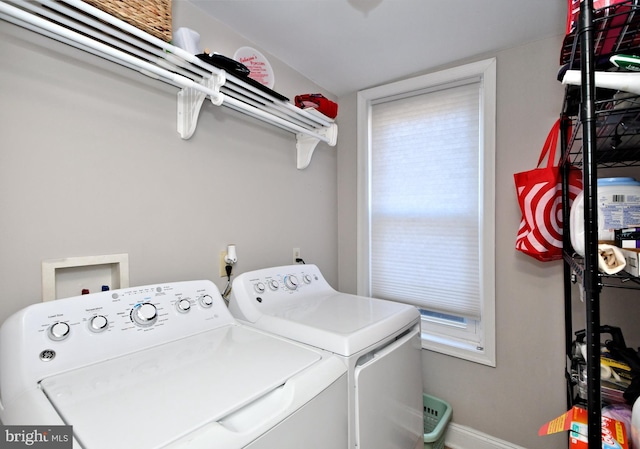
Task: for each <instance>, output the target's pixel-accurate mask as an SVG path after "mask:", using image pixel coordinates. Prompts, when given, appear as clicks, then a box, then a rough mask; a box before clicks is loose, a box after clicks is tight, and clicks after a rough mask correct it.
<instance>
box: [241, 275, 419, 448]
mask: <svg viewBox="0 0 640 449" xmlns="http://www.w3.org/2000/svg"><path fill="white" fill-rule="evenodd" d="M229 310H230V311H231V313H232V314H233V315H234V316H235V317H236V318H237V319H238V320H241V321H242V322H245V323H247V324H248V325H250V326H253V327H255V328H258V329H261V330H264V331H268V332H270V333H273V334H275V335H280V336H282V337H285V338H287V339H289V340H292V341H296V342H299V343H302V344H305V345H309V346H311V347H314V348H317V349H320V350H324V351H329V352H331V353H333V354H335V355H336V356H338V357H340V359H341V360H343V362H344V364H345V365H346V366H347V367H348V374H349V379H348V383H349V397H348V401H349V410H348V413H349V448H350V449H356V448H361V447H362V448H366V449H388V448H390V447H394V448H398V449H414V448H415V447H416V445H419V446H420V447H421V445H422V441H423V436H424V424H423V403H422V362H421V342H420V314H419V312H418V310H417V309H416V308H415V307H413V306H409V305H406V304H399V303H396V302H391V301H383V300H379V299H373V298H366V297H363V296H355V295H348V294H344V293H340V292H337V291H336V290H334V289H333V288H332V287H331V286H330V285H329V284H328V283H327V281H326V280H325V279H324V277H323V276H322V273H321V272H320V270H319V269H318V267H317V266H315V265H312V264H306V265H300V264H296V265H290V266H283V267H274V268H267V269H263V270H257V271H252V272H247V273H242V274H240V275H238V276H237V277H236V279H235V280H234V282H233V288H232V294H231V297H230V298H229ZM380 410H386V411H388V413H379V411H380ZM391 411H393V412H391Z"/></svg>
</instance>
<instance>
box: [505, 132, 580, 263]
mask: <svg viewBox="0 0 640 449" xmlns="http://www.w3.org/2000/svg"><path fill="white" fill-rule="evenodd" d="M559 134H560V119H558V121H556V123H554V125H553V127H552V128H551V131H550V132H549V135H548V136H547V140H546V141H545V143H544V146H543V147H542V153H540V159H538V165H537V168H535V169H533V170H529V171H525V172H522V173H516V174H515V175H513V177H514V180H515V183H516V192H517V194H518V203H519V204H520V210H521V211H522V220H521V221H520V228H519V229H518V235H517V237H516V249H517V250H518V251H521V252H523V253H525V254H528V255H529V256H531V257H534V258H536V259H538V260H540V261H543V262H548V261H552V260H559V259H562V173H561V171H560V166H559V163H558V162H556V149H557V146H558V135H559ZM569 134H570V131H569ZM545 157H547V165H546V167H540V164H541V163H542V161H543V160H544V158H545ZM581 191H582V172H581V171H580V170H578V169H571V170H570V172H569V203H571V202H573V200H574V199H575V197H576V196H577V195H578V193H580V192H581ZM569 206H571V204H569Z"/></svg>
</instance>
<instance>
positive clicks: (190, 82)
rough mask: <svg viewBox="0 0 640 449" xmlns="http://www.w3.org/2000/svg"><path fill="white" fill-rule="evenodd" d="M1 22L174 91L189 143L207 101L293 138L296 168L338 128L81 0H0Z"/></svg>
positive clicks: (180, 127)
mask: <svg viewBox="0 0 640 449" xmlns="http://www.w3.org/2000/svg"><path fill="white" fill-rule="evenodd" d="M0 18H1V19H3V20H5V21H7V22H10V23H13V24H15V25H18V26H21V27H24V28H27V29H29V30H31V31H35V32H37V33H39V34H42V35H44V36H47V37H49V38H51V39H55V40H57V41H59V42H62V43H65V44H68V45H71V46H73V47H76V48H78V49H80V50H83V51H87V52H89V53H92V54H94V55H97V56H99V57H101V58H104V59H107V60H109V61H112V62H115V63H117V64H120V65H123V66H125V67H128V68H130V69H132V70H136V71H138V72H140V73H142V74H144V75H147V76H149V77H151V78H154V79H157V80H159V81H162V82H165V83H168V84H171V85H173V86H176V87H178V88H179V89H180V90H179V92H178V98H177V102H178V107H177V111H178V113H177V130H178V133H179V134H180V137H182V138H183V139H189V138H190V137H191V136H192V135H193V133H194V132H195V129H196V126H197V123H198V115H199V113H200V109H201V108H202V104H203V103H204V101H205V100H206V99H209V100H210V101H211V102H212V103H213V104H214V105H217V106H224V107H228V108H230V109H233V110H236V111H239V112H241V113H243V114H245V115H248V116H250V117H253V118H255V119H258V120H261V121H263V122H266V123H269V124H271V125H273V126H276V127H278V128H281V129H284V130H285V131H288V132H291V133H293V134H295V136H296V149H297V168H298V169H304V168H306V167H307V166H308V165H309V163H310V161H311V157H312V156H313V152H314V151H315V148H316V147H317V145H318V144H319V143H320V142H325V143H327V144H328V145H329V146H335V144H336V141H337V137H338V127H337V125H336V124H335V123H334V122H333V121H332V120H331V119H330V118H328V117H325V116H323V115H322V114H318V113H314V111H307V110H304V109H300V108H298V107H296V106H294V105H293V104H291V103H290V102H288V101H284V100H282V99H281V98H277V97H276V96H274V95H271V94H270V93H269V92H265V91H263V90H262V89H258V88H256V87H254V86H252V85H251V84H249V83H247V82H246V81H244V80H243V79H242V78H241V77H236V76H234V75H233V74H229V73H226V72H225V71H224V70H222V69H219V68H217V67H214V66H213V65H211V64H208V63H207V62H205V61H202V60H200V59H199V58H197V57H196V56H195V55H193V54H191V53H188V52H186V51H184V50H183V49H181V48H178V47H175V46H173V45H171V44H169V43H167V42H164V41H162V40H161V39H158V38H156V37H153V36H151V35H150V34H148V33H146V32H144V31H141V30H139V29H138V28H135V27H134V26H132V25H129V24H128V23H126V22H123V21H121V20H119V19H117V18H115V17H113V16H111V15H109V14H107V13H105V12H103V11H100V10H99V9H97V8H94V7H92V6H90V5H88V4H86V3H84V2H82V1H80V0H63V1H52V0H39V1H37V2H36V1H23V0H6V1H0Z"/></svg>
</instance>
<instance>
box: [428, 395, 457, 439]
mask: <svg viewBox="0 0 640 449" xmlns="http://www.w3.org/2000/svg"><path fill="white" fill-rule="evenodd" d="M422 404H423V405H424V449H443V448H444V431H445V430H447V424H449V421H450V420H451V406H450V405H449V404H448V403H446V402H445V401H443V400H442V399H438V398H436V397H433V396H430V395H428V394H423V395H422Z"/></svg>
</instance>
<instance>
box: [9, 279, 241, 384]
mask: <svg viewBox="0 0 640 449" xmlns="http://www.w3.org/2000/svg"><path fill="white" fill-rule="evenodd" d="M236 324H237V322H236V320H235V319H234V318H233V317H232V316H231V314H230V313H229V310H228V309H227V307H226V305H225V303H224V301H223V299H222V297H221V295H220V292H219V290H218V288H217V287H216V286H215V285H214V284H213V283H212V282H211V281H204V280H203V281H187V282H176V283H170V284H158V285H148V286H143V287H131V288H125V289H119V290H111V291H105V292H98V293H93V294H88V295H81V296H76V297H72V298H64V299H58V300H55V301H47V302H42V303H37V304H33V305H31V306H29V307H26V308H24V309H22V310H20V311H18V312H17V313H15V314H14V315H12V316H11V317H9V318H8V319H7V320H6V321H5V322H4V324H3V325H2V327H0V359H1V360H3V361H4V362H7V363H9V362H11V363H9V365H10V366H11V369H10V370H9V371H8V377H11V376H12V375H13V374H15V376H14V377H16V379H15V382H20V380H19V377H20V376H21V374H20V373H22V377H24V376H27V375H28V376H34V377H38V379H42V378H43V377H45V376H47V375H50V374H54V373H56V372H60V371H64V370H68V369H73V368H77V367H80V366H85V365H88V364H92V363H97V362H100V361H103V360H108V359H110V358H113V357H118V356H122V355H125V354H131V353H135V352H137V351H141V350H144V349H146V348H150V347H152V346H156V345H160V344H165V343H170V342H172V341H175V340H178V339H181V338H184V337H187V336H190V335H195V334H197V333H200V332H204V331H208V330H214V329H218V328H221V327H224V326H229V325H236ZM18 365H24V366H18ZM4 374H7V373H4ZM6 381H8V380H7V378H6V376H0V383H1V384H0V386H2V387H3V390H2V391H3V394H4V392H5V388H4V387H5V385H4V383H5V382H6Z"/></svg>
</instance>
